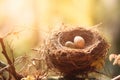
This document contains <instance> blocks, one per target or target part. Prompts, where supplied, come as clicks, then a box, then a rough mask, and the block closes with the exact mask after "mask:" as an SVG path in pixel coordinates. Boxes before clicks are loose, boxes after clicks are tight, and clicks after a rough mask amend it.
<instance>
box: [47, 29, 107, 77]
mask: <svg viewBox="0 0 120 80" xmlns="http://www.w3.org/2000/svg"><path fill="white" fill-rule="evenodd" d="M75 36H81V37H83V38H84V40H85V47H84V48H83V49H74V48H68V47H65V46H64V44H65V42H66V41H73V39H74V37H75ZM108 47H109V45H108V43H107V42H106V40H105V39H104V38H102V36H101V35H100V34H99V33H98V32H97V31H94V30H92V29H86V28H82V27H77V28H75V29H71V30H63V31H62V30H61V31H60V32H57V33H55V34H54V35H52V38H50V41H49V44H48V45H47V49H48V55H47V58H46V60H47V63H48V65H49V66H50V67H51V68H53V69H57V70H58V71H59V72H61V73H63V74H64V75H68V74H72V75H76V74H84V73H85V74H86V73H87V72H92V71H94V70H95V69H96V67H95V66H91V64H92V63H94V62H95V61H97V60H99V59H103V60H104V58H105V55H106V53H107V50H108Z"/></svg>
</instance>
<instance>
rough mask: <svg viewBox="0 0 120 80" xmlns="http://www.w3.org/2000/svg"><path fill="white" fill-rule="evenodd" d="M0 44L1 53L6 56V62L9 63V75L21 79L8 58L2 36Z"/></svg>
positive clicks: (17, 79)
mask: <svg viewBox="0 0 120 80" xmlns="http://www.w3.org/2000/svg"><path fill="white" fill-rule="evenodd" d="M0 44H1V47H2V54H3V55H4V57H5V58H6V60H7V62H8V64H9V65H10V68H9V72H10V73H11V75H12V76H13V77H14V78H15V79H16V80H20V79H21V76H20V75H19V74H18V73H17V72H16V70H15V67H14V65H13V63H12V61H11V60H10V58H9V56H8V54H7V52H6V49H5V44H4V41H3V38H0Z"/></svg>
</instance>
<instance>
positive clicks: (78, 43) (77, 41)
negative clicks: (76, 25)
mask: <svg viewBox="0 0 120 80" xmlns="http://www.w3.org/2000/svg"><path fill="white" fill-rule="evenodd" d="M74 45H75V47H76V48H79V49H82V48H84V47H85V40H84V38H83V37H81V36H75V37H74Z"/></svg>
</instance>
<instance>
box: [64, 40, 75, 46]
mask: <svg viewBox="0 0 120 80" xmlns="http://www.w3.org/2000/svg"><path fill="white" fill-rule="evenodd" d="M65 46H66V47H70V48H74V43H73V42H71V41H67V42H66V43H65Z"/></svg>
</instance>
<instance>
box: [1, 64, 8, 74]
mask: <svg viewBox="0 0 120 80" xmlns="http://www.w3.org/2000/svg"><path fill="white" fill-rule="evenodd" d="M9 67H10V65H7V66H5V67H3V68H1V69H0V73H2V72H3V71H4V70H7V69H8V68H9Z"/></svg>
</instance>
